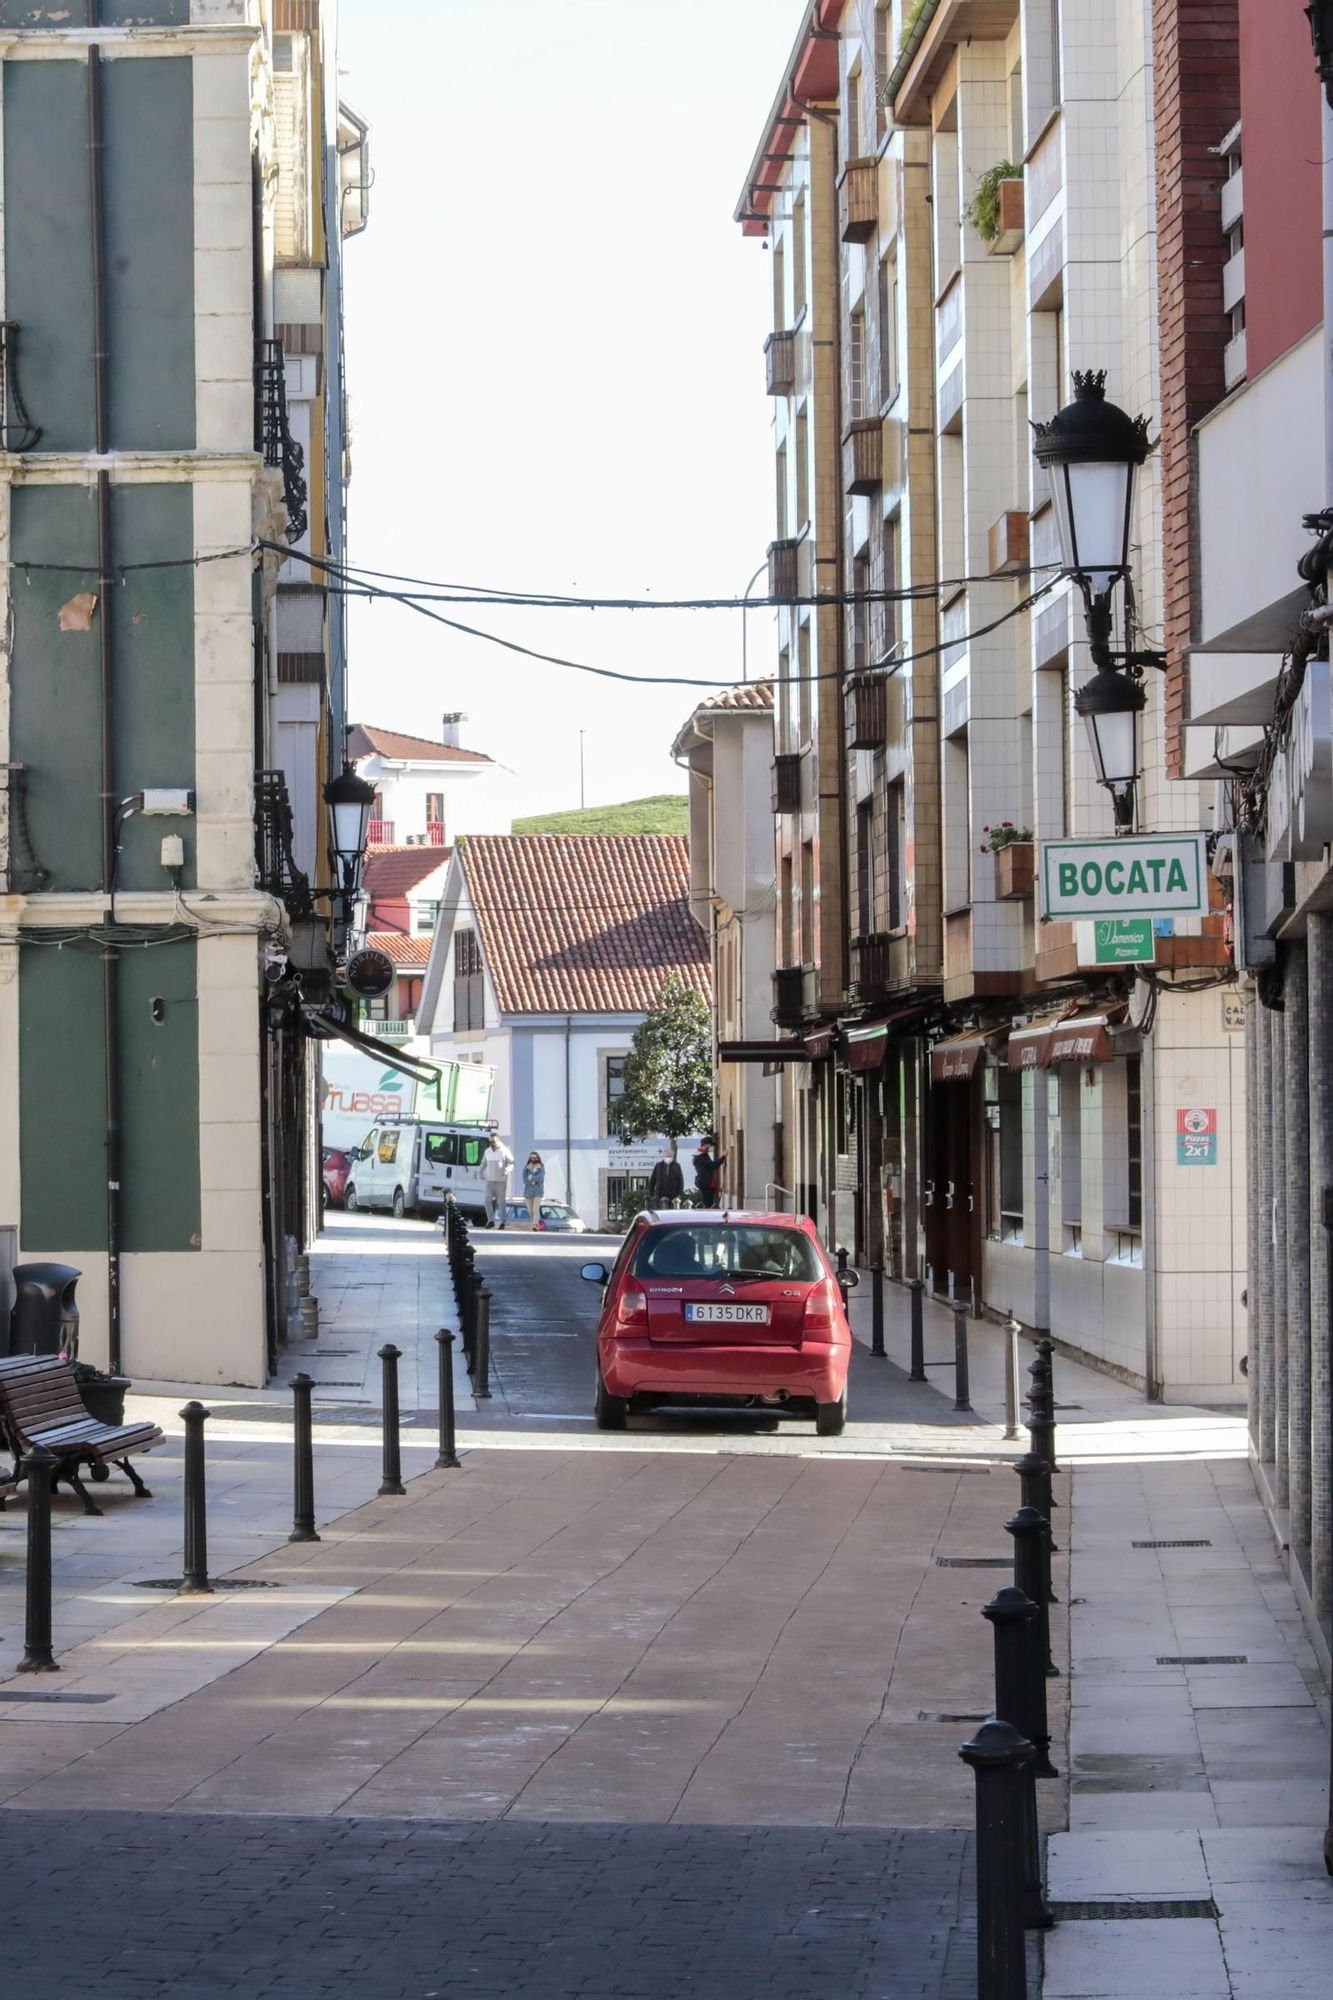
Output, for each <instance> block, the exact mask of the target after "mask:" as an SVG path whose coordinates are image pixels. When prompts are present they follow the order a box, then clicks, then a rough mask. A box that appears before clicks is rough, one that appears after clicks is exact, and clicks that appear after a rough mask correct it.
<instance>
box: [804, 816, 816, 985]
mask: <svg viewBox="0 0 1333 2000" xmlns="http://www.w3.org/2000/svg"><path fill="white" fill-rule="evenodd" d="M814 957H815V845H814V842H813V841H812V840H807V841H805V842H804V843H803V845H802V847H801V963H802V965H812V964H813V963H814Z"/></svg>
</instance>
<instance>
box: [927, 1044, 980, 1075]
mask: <svg viewBox="0 0 1333 2000" xmlns="http://www.w3.org/2000/svg"><path fill="white" fill-rule="evenodd" d="M985 1047H986V1039H985V1036H984V1035H954V1036H952V1037H951V1038H950V1040H948V1041H947V1042H936V1044H935V1046H934V1048H933V1049H932V1050H931V1052H930V1080H931V1082H932V1083H970V1082H971V1080H972V1078H973V1077H974V1076H975V1075H976V1073H977V1064H978V1063H979V1062H980V1061H981V1057H982V1053H983V1051H984V1049H985Z"/></svg>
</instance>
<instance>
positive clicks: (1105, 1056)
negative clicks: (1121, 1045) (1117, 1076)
mask: <svg viewBox="0 0 1333 2000" xmlns="http://www.w3.org/2000/svg"><path fill="white" fill-rule="evenodd" d="M1114 1053H1115V1051H1114V1049H1113V1048H1112V1047H1111V1037H1110V1035H1109V1034H1108V1033H1107V1031H1106V1016H1105V1014H1075V1016H1074V1018H1073V1019H1072V1020H1070V1021H1061V1023H1060V1025H1059V1027H1058V1028H1052V1029H1051V1040H1050V1047H1049V1048H1048V1050H1047V1053H1046V1060H1047V1062H1048V1063H1066V1062H1068V1063H1088V1062H1110V1060H1111V1057H1112V1056H1113V1055H1114Z"/></svg>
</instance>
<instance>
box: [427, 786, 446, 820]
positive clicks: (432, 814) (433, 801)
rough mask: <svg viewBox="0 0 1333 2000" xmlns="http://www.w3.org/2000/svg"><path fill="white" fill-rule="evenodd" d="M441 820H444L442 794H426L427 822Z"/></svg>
mask: <svg viewBox="0 0 1333 2000" xmlns="http://www.w3.org/2000/svg"><path fill="white" fill-rule="evenodd" d="M443 818H444V793H443V792H427V794H426V819H427V821H430V820H443Z"/></svg>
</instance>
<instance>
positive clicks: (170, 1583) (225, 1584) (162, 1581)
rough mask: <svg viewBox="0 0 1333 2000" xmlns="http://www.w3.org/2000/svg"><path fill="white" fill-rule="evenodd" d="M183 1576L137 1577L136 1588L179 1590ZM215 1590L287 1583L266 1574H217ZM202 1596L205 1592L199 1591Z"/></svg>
mask: <svg viewBox="0 0 1333 2000" xmlns="http://www.w3.org/2000/svg"><path fill="white" fill-rule="evenodd" d="M184 1581H185V1578H184V1577H183V1576H148V1577H136V1578H135V1583H134V1588H135V1589H136V1590H179V1589H180V1587H181V1585H182V1584H183V1583H184ZM212 1584H213V1588H214V1590H285V1589H286V1588H287V1586H286V1584H285V1583H274V1582H272V1581H271V1579H270V1578H268V1577H266V1576H215V1577H213V1579H212ZM199 1594H200V1595H201V1596H202V1595H203V1592H200V1593H199Z"/></svg>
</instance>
